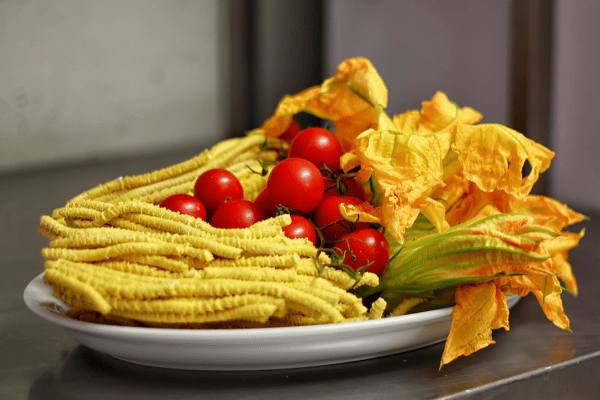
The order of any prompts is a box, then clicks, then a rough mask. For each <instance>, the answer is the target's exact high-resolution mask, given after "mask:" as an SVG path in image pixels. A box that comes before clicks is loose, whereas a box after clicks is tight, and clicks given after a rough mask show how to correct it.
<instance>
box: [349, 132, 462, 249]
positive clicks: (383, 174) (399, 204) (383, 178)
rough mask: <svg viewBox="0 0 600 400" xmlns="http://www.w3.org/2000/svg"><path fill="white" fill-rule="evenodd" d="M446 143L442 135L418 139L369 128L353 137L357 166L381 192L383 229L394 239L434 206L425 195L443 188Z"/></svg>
mask: <svg viewBox="0 0 600 400" xmlns="http://www.w3.org/2000/svg"><path fill="white" fill-rule="evenodd" d="M450 141H451V135H450V134H446V133H440V134H433V135H429V136H421V135H417V134H411V133H398V132H393V131H383V132H380V131H376V130H373V129H370V130H368V131H365V132H363V133H361V134H360V135H359V136H358V137H357V138H356V144H357V150H356V153H357V155H358V158H359V159H360V161H361V165H362V167H363V168H368V169H369V172H372V173H373V174H374V175H375V179H376V180H377V183H378V185H379V188H380V189H381V191H382V196H383V197H382V203H381V208H382V217H383V221H384V223H385V226H386V228H387V229H388V230H389V231H390V233H391V234H392V235H393V236H394V237H396V238H397V239H398V240H402V239H401V238H402V234H403V232H404V231H405V230H406V228H408V227H410V226H411V225H412V223H413V222H414V220H415V219H416V218H417V215H418V214H419V212H420V211H421V210H422V209H423V208H425V207H428V206H432V205H433V204H434V203H436V202H435V200H433V199H431V198H429V197H428V195H429V194H430V193H432V192H433V191H434V190H435V189H436V188H438V187H441V186H443V185H444V182H443V181H442V177H443V173H444V167H443V163H442V160H443V159H444V157H445V156H446V154H447V153H448V150H449V148H450ZM435 207H437V206H432V208H431V209H430V211H432V212H433V211H434V210H435ZM436 220H439V218H437V219H436ZM432 222H433V221H432Z"/></svg>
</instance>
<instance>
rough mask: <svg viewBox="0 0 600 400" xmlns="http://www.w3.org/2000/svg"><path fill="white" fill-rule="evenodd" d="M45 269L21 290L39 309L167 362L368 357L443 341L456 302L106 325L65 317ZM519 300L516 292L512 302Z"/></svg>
mask: <svg viewBox="0 0 600 400" xmlns="http://www.w3.org/2000/svg"><path fill="white" fill-rule="evenodd" d="M42 276H43V273H42V274H40V275H39V276H37V277H36V278H35V279H34V280H33V281H31V282H30V283H29V285H27V287H26V288H25V293H24V296H23V297H24V300H25V303H26V304H27V306H28V307H29V308H30V309H31V310H32V311H33V312H34V313H36V314H37V315H39V316H41V317H42V318H44V319H46V320H48V321H50V322H53V323H55V324H58V325H60V326H62V327H64V328H65V329H66V331H67V332H68V333H69V334H70V335H71V336H72V337H73V338H75V340H77V341H78V342H80V343H81V344H83V345H85V346H87V347H90V348H92V349H94V350H98V351H100V352H103V353H106V354H109V355H111V356H113V357H116V358H118V359H121V360H125V361H129V362H133V363H137V364H143V365H150V366H156V367H164V368H177V369H195V370H257V369H283V368H299V367H311V366H318V365H329V364H339V363H345V362H350V361H357V360H365V359H369V358H375V357H381V356H385V355H390V354H395V353H401V352H404V351H409V350H413V349H416V348H419V347H424V346H428V345H431V344H434V343H438V342H441V341H443V340H445V339H446V336H448V332H449V331H450V325H451V322H452V317H451V314H452V307H448V308H443V309H439V310H433V311H426V312H421V313H416V314H410V315H404V316H400V317H390V318H383V319H379V320H372V321H359V322H349V323H343V324H328V325H317V326H302V327H284V328H263V329H227V330H179V329H163V328H143V327H126V326H112V325H101V324H95V323H89V322H82V321H77V320H73V319H70V318H68V317H66V316H65V315H64V314H63V313H64V311H65V310H66V309H68V308H69V306H68V305H67V304H65V303H63V302H62V301H60V300H58V299H56V298H55V297H53V296H52V288H51V287H50V286H48V285H46V284H44V282H43V281H42ZM519 299H520V298H519V297H518V296H512V297H510V298H509V299H508V305H509V307H512V306H513V305H515V304H516V303H517V301H518V300H519ZM440 357H441V354H440Z"/></svg>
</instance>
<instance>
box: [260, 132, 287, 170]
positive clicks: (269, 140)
mask: <svg viewBox="0 0 600 400" xmlns="http://www.w3.org/2000/svg"><path fill="white" fill-rule="evenodd" d="M287 147H289V143H287V142H286V141H284V140H282V139H281V138H273V137H269V136H266V137H265V140H264V142H262V143H261V145H260V149H261V150H265V151H276V152H277V160H279V161H281V160H285V159H286V158H287V157H288V150H287ZM275 164H276V163H275Z"/></svg>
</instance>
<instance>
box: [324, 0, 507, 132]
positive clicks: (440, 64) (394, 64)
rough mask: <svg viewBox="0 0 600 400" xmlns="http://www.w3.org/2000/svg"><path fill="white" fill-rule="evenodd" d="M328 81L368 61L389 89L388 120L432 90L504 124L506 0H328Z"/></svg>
mask: <svg viewBox="0 0 600 400" xmlns="http://www.w3.org/2000/svg"><path fill="white" fill-rule="evenodd" d="M327 4H328V5H327V9H326V16H325V18H326V25H325V35H326V42H325V52H324V54H325V65H326V71H327V75H330V74H332V73H334V72H335V69H336V67H337V64H338V63H339V62H340V61H342V60H344V59H346V58H348V57H355V56H363V57H367V58H368V59H370V60H371V61H372V62H373V64H374V66H375V68H377V71H378V72H379V74H380V75H381V77H382V78H383V81H384V82H385V83H386V85H387V87H388V91H389V95H388V97H389V105H388V108H387V110H388V114H390V115H391V114H400V113H402V112H404V111H406V110H409V109H420V108H421V102H422V101H424V100H430V99H431V97H433V95H434V94H435V92H436V91H443V92H445V93H446V94H447V95H448V97H449V98H450V99H451V100H453V101H455V102H456V103H457V104H459V105H460V106H471V107H473V108H475V109H476V110H477V111H479V112H481V113H482V114H483V116H484V119H485V121H486V122H499V123H506V121H507V119H508V112H507V106H508V102H507V95H508V77H509V72H510V71H509V68H508V66H509V58H508V56H509V51H510V47H509V29H510V23H509V1H508V0H486V1H481V0H453V1H445V0H403V1H393V0H371V1H360V0H330V1H328V2H327Z"/></svg>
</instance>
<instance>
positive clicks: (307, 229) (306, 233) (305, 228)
mask: <svg viewBox="0 0 600 400" xmlns="http://www.w3.org/2000/svg"><path fill="white" fill-rule="evenodd" d="M291 217H292V223H291V224H289V225H288V226H284V227H283V228H282V229H283V232H284V233H285V236H287V237H289V238H291V239H295V238H307V239H308V240H310V241H311V242H312V243H313V244H314V245H315V246H316V245H317V232H315V228H314V226H313V225H312V224H311V223H310V221H309V220H307V219H306V218H304V217H303V216H301V215H296V214H292V215H291Z"/></svg>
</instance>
